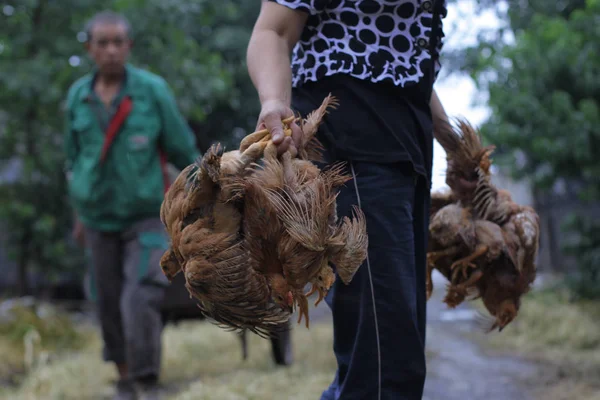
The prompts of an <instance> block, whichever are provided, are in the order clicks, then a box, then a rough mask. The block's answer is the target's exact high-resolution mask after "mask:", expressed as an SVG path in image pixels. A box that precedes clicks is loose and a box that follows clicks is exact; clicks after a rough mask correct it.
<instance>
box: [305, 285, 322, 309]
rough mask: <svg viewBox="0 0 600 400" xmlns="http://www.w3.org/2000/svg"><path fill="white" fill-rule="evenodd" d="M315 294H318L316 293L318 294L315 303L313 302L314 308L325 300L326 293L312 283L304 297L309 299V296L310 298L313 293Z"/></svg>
mask: <svg viewBox="0 0 600 400" xmlns="http://www.w3.org/2000/svg"><path fill="white" fill-rule="evenodd" d="M315 292H318V293H319V297H318V298H317V301H315V304H314V305H315V307H316V306H317V305H319V303H320V302H321V301H323V299H324V298H325V296H326V295H327V294H326V291H325V290H323V289H322V288H320V287H319V286H318V285H317V284H314V283H313V284H312V285H311V288H310V290H309V291H308V293H306V294H305V295H304V296H306V297H310V296H312V295H313V293H315Z"/></svg>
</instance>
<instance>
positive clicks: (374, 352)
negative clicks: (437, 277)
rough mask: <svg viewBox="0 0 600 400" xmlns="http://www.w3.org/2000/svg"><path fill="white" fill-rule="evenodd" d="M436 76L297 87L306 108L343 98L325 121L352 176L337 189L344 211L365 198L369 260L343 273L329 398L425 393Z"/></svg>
mask: <svg viewBox="0 0 600 400" xmlns="http://www.w3.org/2000/svg"><path fill="white" fill-rule="evenodd" d="M431 85H432V81H431V80H430V79H425V78H424V79H423V80H422V82H421V83H420V84H418V85H414V86H411V87H407V88H398V87H395V86H393V85H391V84H389V83H384V82H381V83H370V82H366V81H361V80H357V79H353V78H350V77H348V76H344V75H343V74H338V75H334V76H332V77H328V78H324V79H321V80H319V81H318V82H313V83H306V84H304V85H302V86H300V87H299V88H296V89H294V92H293V99H292V105H293V107H294V108H295V109H296V110H298V111H300V112H301V113H302V114H303V115H306V114H308V113H309V112H311V111H312V110H314V109H316V108H317V107H318V106H319V105H320V104H321V102H322V101H323V99H324V98H325V97H326V96H327V95H328V94H329V93H331V94H333V95H334V96H335V97H336V98H337V99H338V100H339V106H338V107H337V108H336V109H335V110H331V111H330V113H329V114H327V116H326V117H325V118H324V121H323V123H322V124H321V126H320V128H319V135H318V136H319V138H320V139H321V141H322V142H323V144H324V146H325V147H326V149H327V151H326V154H325V157H326V159H327V160H326V161H327V162H328V163H331V162H335V161H338V160H340V161H346V162H347V163H348V172H349V173H351V174H352V175H354V179H353V180H351V181H349V182H348V183H347V184H346V186H345V187H344V188H343V189H342V191H341V193H340V194H339V196H338V214H339V216H340V217H341V216H344V215H350V211H351V207H352V206H353V205H359V206H360V207H361V208H362V210H363V212H364V213H365V216H366V219H367V230H368V234H369V254H368V259H367V260H366V261H365V263H364V264H363V265H362V266H361V267H360V269H359V270H358V272H357V273H356V275H355V276H354V279H353V281H352V282H351V283H350V285H348V286H346V285H344V284H343V283H342V282H341V280H339V279H337V280H336V283H335V284H334V287H333V289H332V290H331V291H330V292H329V294H328V296H327V298H326V301H327V303H328V304H329V306H330V307H331V309H332V311H333V323H334V326H333V328H334V345H333V346H334V351H335V356H336V358H337V362H338V370H337V372H336V376H335V379H334V381H333V383H332V384H331V386H330V387H329V389H327V390H326V391H325V392H324V393H323V395H322V400H332V399H343V400H354V399H357V400H358V399H361V400H381V399H385V400H388V399H390V400H391V399H393V400H419V399H421V397H422V394H423V386H424V383H425V312H426V304H425V303H426V299H425V259H426V249H427V233H428V224H429V203H430V196H429V189H430V185H429V180H428V179H427V178H426V176H428V175H430V173H431V159H432V147H433V134H432V122H431V111H430V109H429V98H430V94H431Z"/></svg>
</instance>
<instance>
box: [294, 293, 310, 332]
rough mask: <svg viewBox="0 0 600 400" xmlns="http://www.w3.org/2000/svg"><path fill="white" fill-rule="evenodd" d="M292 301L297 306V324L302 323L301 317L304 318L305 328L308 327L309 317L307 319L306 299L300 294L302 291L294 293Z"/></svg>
mask: <svg viewBox="0 0 600 400" xmlns="http://www.w3.org/2000/svg"><path fill="white" fill-rule="evenodd" d="M294 299H295V300H296V302H297V304H298V323H300V322H301V321H302V317H304V319H305V321H306V328H307V329H308V326H309V317H308V299H307V298H306V296H305V295H304V293H302V291H298V292H296V293H294Z"/></svg>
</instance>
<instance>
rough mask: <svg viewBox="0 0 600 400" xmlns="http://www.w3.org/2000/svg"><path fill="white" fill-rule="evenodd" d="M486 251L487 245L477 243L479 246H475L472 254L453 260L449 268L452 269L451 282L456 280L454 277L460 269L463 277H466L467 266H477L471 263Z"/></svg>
mask: <svg viewBox="0 0 600 400" xmlns="http://www.w3.org/2000/svg"><path fill="white" fill-rule="evenodd" d="M487 251H488V246H486V245H479V246H477V248H476V249H475V251H474V252H473V253H472V254H470V255H468V256H467V257H465V258H461V259H460V260H457V261H455V262H453V263H452V265H451V266H450V269H451V270H452V271H453V273H452V281H453V282H455V281H456V278H457V277H458V273H459V272H461V271H462V274H463V277H464V278H465V279H467V270H468V268H477V266H476V265H475V264H474V263H473V260H475V259H477V258H479V257H481V256H482V255H484V254H485V253H487ZM458 267H460V268H458ZM455 269H456V270H455Z"/></svg>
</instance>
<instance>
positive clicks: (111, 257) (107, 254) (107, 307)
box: [85, 218, 169, 379]
mask: <svg viewBox="0 0 600 400" xmlns="http://www.w3.org/2000/svg"><path fill="white" fill-rule="evenodd" d="M85 236H86V242H87V246H88V250H89V251H90V255H91V262H92V279H93V288H94V289H95V291H96V305H97V310H98V318H99V320H100V325H101V330H102V339H103V340H104V349H103V355H104V357H103V358H104V360H105V361H112V362H114V363H117V364H127V366H128V370H129V375H130V378H132V379H138V378H158V376H159V372H160V364H161V334H162V329H163V323H162V317H161V313H160V308H161V304H162V301H163V296H164V293H165V289H166V286H167V285H168V284H169V282H168V280H167V279H166V278H165V276H164V274H163V273H162V271H161V269H160V266H159V263H160V258H161V256H162V254H163V253H164V251H165V250H166V246H167V237H166V233H165V232H164V228H163V226H162V223H161V221H160V219H158V218H153V219H147V220H143V221H140V222H139V223H137V224H135V225H133V226H132V227H131V228H130V229H127V230H125V231H123V232H110V233H106V232H98V231H95V230H92V229H86V232H85Z"/></svg>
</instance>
